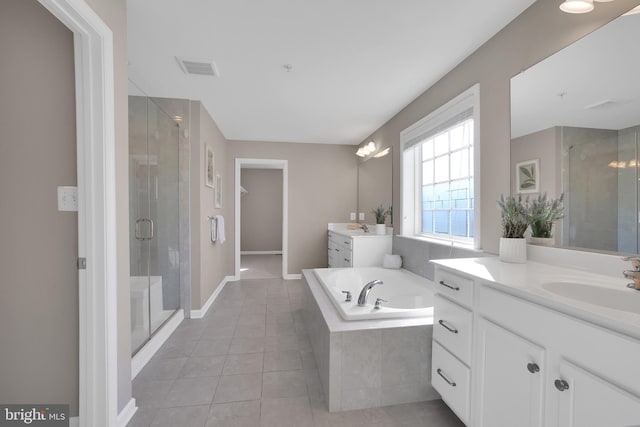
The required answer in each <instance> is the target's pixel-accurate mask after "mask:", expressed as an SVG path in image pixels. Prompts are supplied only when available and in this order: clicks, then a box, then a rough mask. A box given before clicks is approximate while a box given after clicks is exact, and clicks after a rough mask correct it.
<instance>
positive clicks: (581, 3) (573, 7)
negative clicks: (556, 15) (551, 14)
mask: <svg viewBox="0 0 640 427" xmlns="http://www.w3.org/2000/svg"><path fill="white" fill-rule="evenodd" d="M560 10H562V11H563V12H567V13H587V12H591V11H592V10H593V0H565V1H564V2H563V3H562V4H561V5H560Z"/></svg>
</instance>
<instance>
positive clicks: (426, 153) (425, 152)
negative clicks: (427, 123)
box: [422, 138, 433, 160]
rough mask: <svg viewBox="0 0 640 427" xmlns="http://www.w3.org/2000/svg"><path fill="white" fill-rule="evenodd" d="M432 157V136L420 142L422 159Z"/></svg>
mask: <svg viewBox="0 0 640 427" xmlns="http://www.w3.org/2000/svg"><path fill="white" fill-rule="evenodd" d="M431 158H433V138H429V139H427V140H426V141H425V142H423V143H422V160H426V159H431Z"/></svg>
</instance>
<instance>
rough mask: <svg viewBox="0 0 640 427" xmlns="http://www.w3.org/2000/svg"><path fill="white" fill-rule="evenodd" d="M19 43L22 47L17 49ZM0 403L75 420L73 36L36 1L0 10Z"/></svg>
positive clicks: (9, 1)
mask: <svg viewBox="0 0 640 427" xmlns="http://www.w3.org/2000/svg"><path fill="white" fill-rule="evenodd" d="M16 41H19V43H16ZM0 52H2V61H0V75H1V76H2V79H0V93H1V94H2V95H1V97H0V127H1V128H2V136H1V137H0V138H1V139H2V143H1V144H0V194H1V195H2V203H0V218H2V220H1V221H0V236H2V238H1V239H0V271H1V272H2V297H1V298H0V336H1V337H2V345H0V361H2V363H0V402H2V403H28V402H32V403H38V402H43V403H44V402H46V403H63V404H67V403H68V404H70V405H71V408H70V409H71V415H77V414H78V270H77V269H76V268H75V262H76V258H77V256H78V215H77V213H75V212H58V210H57V190H56V187H57V186H59V185H76V183H77V178H76V128H75V79H74V60H73V34H72V33H71V32H70V31H69V30H68V29H67V28H66V27H64V26H63V25H62V24H61V23H60V22H59V21H58V20H57V19H56V18H54V17H53V16H52V15H51V14H50V13H49V12H48V11H47V10H46V9H45V8H44V7H42V6H41V5H40V4H39V3H38V2H36V1H35V0H5V1H3V2H2V4H1V5H0Z"/></svg>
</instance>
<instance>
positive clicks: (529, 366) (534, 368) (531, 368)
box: [527, 363, 540, 374]
mask: <svg viewBox="0 0 640 427" xmlns="http://www.w3.org/2000/svg"><path fill="white" fill-rule="evenodd" d="M527 370H528V371H529V372H531V373H532V374H535V373H536V372H540V366H538V364H537V363H527Z"/></svg>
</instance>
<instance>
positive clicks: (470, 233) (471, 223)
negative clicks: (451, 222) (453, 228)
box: [469, 209, 473, 237]
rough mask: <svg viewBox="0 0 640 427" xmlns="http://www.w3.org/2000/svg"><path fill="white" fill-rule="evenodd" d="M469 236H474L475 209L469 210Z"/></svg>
mask: <svg viewBox="0 0 640 427" xmlns="http://www.w3.org/2000/svg"><path fill="white" fill-rule="evenodd" d="M469 237H473V209H472V210H470V211H469Z"/></svg>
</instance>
